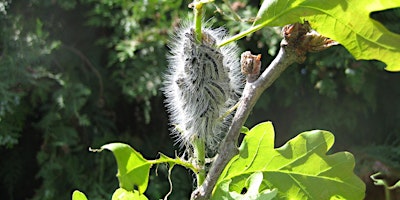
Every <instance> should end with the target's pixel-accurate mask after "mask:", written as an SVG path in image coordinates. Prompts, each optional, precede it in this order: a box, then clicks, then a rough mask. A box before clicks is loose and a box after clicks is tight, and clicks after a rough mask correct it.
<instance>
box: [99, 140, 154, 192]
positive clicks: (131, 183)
mask: <svg viewBox="0 0 400 200" xmlns="http://www.w3.org/2000/svg"><path fill="white" fill-rule="evenodd" d="M101 149H107V150H110V151H112V152H113V154H114V156H115V159H116V160H117V164H118V174H117V177H118V180H119V185H120V187H121V188H123V189H125V190H127V191H134V190H136V189H137V190H138V191H139V192H140V194H143V193H144V192H145V191H146V189H147V185H148V182H149V171H150V168H151V163H150V162H149V161H148V160H146V159H144V158H143V156H142V154H140V153H139V152H137V151H136V150H134V149H133V148H132V147H130V146H129V145H127V144H123V143H111V144H106V145H103V146H102V147H101Z"/></svg>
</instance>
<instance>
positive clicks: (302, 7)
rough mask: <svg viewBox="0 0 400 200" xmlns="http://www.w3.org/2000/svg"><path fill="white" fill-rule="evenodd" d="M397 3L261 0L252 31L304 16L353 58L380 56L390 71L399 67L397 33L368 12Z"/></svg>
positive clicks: (389, 0)
mask: <svg viewBox="0 0 400 200" xmlns="http://www.w3.org/2000/svg"><path fill="white" fill-rule="evenodd" d="M396 7H400V1H393V0H336V1H310V0H270V1H264V2H263V4H262V5H261V7H260V10H259V11H258V14H257V19H258V20H257V21H255V23H254V26H253V28H251V29H252V30H251V31H250V33H251V32H254V31H256V30H259V29H261V28H262V27H264V26H283V25H286V24H291V23H295V22H301V21H302V20H307V21H309V23H310V24H311V27H312V28H314V29H315V30H316V31H318V32H319V33H320V34H321V35H324V36H326V37H329V38H331V39H333V40H335V41H337V42H339V43H340V44H342V45H343V46H344V47H346V49H347V50H349V51H350V53H351V54H352V55H353V56H354V57H355V58H356V59H366V60H380V61H382V62H384V63H386V64H387V67H386V69H387V70H389V71H400V64H399V62H397V59H395V58H398V57H399V56H400V35H399V34H396V33H393V32H390V31H389V30H388V29H386V28H385V27H384V26H383V25H382V24H381V23H379V22H378V21H375V20H373V19H371V18H370V14H371V13H372V12H375V11H381V10H386V9H391V8H396Z"/></svg>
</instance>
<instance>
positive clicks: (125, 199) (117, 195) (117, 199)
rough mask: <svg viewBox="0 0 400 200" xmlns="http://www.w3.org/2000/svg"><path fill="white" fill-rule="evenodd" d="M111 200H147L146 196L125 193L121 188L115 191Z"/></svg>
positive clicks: (135, 192)
mask: <svg viewBox="0 0 400 200" xmlns="http://www.w3.org/2000/svg"><path fill="white" fill-rule="evenodd" d="M111 200H148V199H147V197H146V196H144V195H143V194H140V193H139V191H137V190H134V191H127V190H125V189H123V188H118V189H117V190H115V192H114V194H113V196H112V198H111Z"/></svg>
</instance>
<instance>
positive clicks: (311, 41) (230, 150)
mask: <svg viewBox="0 0 400 200" xmlns="http://www.w3.org/2000/svg"><path fill="white" fill-rule="evenodd" d="M282 34H283V37H284V39H283V40H282V41H281V48H280V49H279V53H278V55H277V56H276V58H275V59H274V60H273V61H272V63H271V64H270V65H269V66H268V68H267V69H266V70H265V71H264V72H263V73H262V74H261V76H260V77H258V79H256V80H255V77H253V76H254V74H251V73H250V74H247V83H246V85H245V87H244V90H243V94H242V98H241V100H240V105H239V107H238V110H237V111H236V113H235V116H234V117H233V120H232V124H231V126H230V127H229V131H228V133H227V135H226V136H225V138H224V140H223V141H222V144H221V146H220V148H219V155H218V157H217V158H216V159H215V161H214V163H213V164H212V166H211V168H210V171H209V172H208V174H207V177H206V179H205V181H204V182H203V184H202V185H201V186H200V187H199V188H197V189H196V190H195V191H193V193H192V196H191V199H192V200H207V199H209V198H210V196H211V194H212V191H213V189H214V187H215V184H216V182H217V180H218V178H219V177H220V175H221V173H222V171H223V169H224V168H225V166H226V165H227V164H228V162H229V161H230V160H231V159H232V158H233V157H234V156H235V155H237V154H238V152H239V150H238V148H237V144H236V143H237V140H238V137H239V134H240V129H241V127H242V126H243V124H244V123H245V121H246V120H247V117H248V116H249V115H250V112H251V110H252V109H253V107H254V105H255V104H256V102H257V101H258V99H259V98H260V96H261V94H262V93H263V92H264V91H265V90H266V89H267V88H268V87H270V86H271V85H272V83H273V82H275V80H276V79H278V77H279V76H280V75H281V74H282V72H283V71H284V70H285V69H286V68H287V67H288V66H289V65H291V64H293V63H294V62H297V63H302V62H304V60H305V59H306V53H307V52H317V51H322V50H324V49H327V48H329V47H330V46H332V45H336V44H337V43H336V42H335V41H333V40H330V39H328V38H326V37H323V36H321V35H319V34H318V33H316V32H315V31H312V30H311V27H310V26H309V24H308V23H307V22H304V24H300V23H295V24H293V25H287V26H285V27H284V28H283V29H282ZM250 63H251V62H250ZM242 67H243V66H242ZM242 70H243V69H242Z"/></svg>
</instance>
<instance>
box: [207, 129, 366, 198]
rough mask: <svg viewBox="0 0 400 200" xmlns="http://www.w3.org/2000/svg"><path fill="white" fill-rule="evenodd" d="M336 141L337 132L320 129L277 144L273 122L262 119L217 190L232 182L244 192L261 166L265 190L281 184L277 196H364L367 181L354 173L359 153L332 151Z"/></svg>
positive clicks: (250, 132) (243, 143) (231, 164)
mask: <svg viewBox="0 0 400 200" xmlns="http://www.w3.org/2000/svg"><path fill="white" fill-rule="evenodd" d="M333 143H334V137H333V135H332V134H331V133H329V132H327V131H320V130H315V131H309V132H304V133H301V134H299V135H298V136H297V137H295V138H293V139H292V140H290V141H289V142H287V143H286V144H285V145H283V146H282V147H280V148H274V130H273V126H272V124H271V123H270V122H266V123H261V124H259V125H257V126H256V127H254V128H252V129H251V130H250V131H249V132H248V133H247V135H246V136H245V138H244V140H243V142H242V145H241V146H240V149H239V155H237V156H235V157H234V158H232V160H231V161H230V163H228V165H227V166H226V168H225V169H224V171H223V173H222V174H221V176H220V177H219V179H218V182H217V185H216V188H215V189H214V190H215V194H213V195H216V194H220V193H218V192H219V191H221V190H224V188H223V187H226V186H225V185H224V184H227V183H228V182H229V184H230V186H229V190H228V191H229V192H232V191H235V192H236V193H240V192H241V191H242V190H243V188H246V187H247V186H246V183H247V182H248V179H249V177H250V176H251V175H252V174H254V173H259V172H261V173H262V174H263V177H264V179H263V182H262V183H261V185H260V186H259V191H263V190H266V189H275V188H276V189H277V190H278V195H277V196H276V199H331V198H333V199H334V198H336V199H338V198H339V197H340V198H342V199H352V200H356V199H363V197H364V192H365V185H364V183H363V182H362V181H361V180H360V179H359V178H358V177H357V176H356V175H355V174H354V173H353V169H354V165H355V162H354V158H353V156H352V155H351V154H350V153H348V152H339V153H335V154H332V155H326V152H327V151H328V150H329V149H330V148H331V147H332V145H333Z"/></svg>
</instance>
